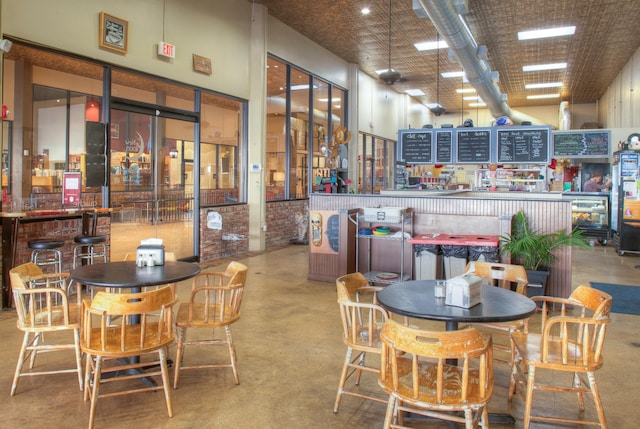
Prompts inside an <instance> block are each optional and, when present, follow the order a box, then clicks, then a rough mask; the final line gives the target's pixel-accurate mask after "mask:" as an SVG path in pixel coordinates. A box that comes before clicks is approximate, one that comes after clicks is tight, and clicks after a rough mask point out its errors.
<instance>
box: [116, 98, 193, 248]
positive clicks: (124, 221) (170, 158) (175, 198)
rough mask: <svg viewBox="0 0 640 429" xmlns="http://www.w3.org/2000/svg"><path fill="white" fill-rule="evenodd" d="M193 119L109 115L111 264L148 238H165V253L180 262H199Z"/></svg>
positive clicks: (124, 111) (136, 112)
mask: <svg viewBox="0 0 640 429" xmlns="http://www.w3.org/2000/svg"><path fill="white" fill-rule="evenodd" d="M158 113H159V114H158ZM189 119H190V118H189ZM193 119H194V120H193V121H190V120H181V119H175V118H172V117H165V116H163V115H162V111H158V110H155V111H153V112H148V113H147V112H145V111H144V109H140V108H135V109H133V108H132V109H128V108H127V106H120V105H118V108H113V109H112V110H111V136H110V163H111V164H110V165H111V171H110V175H109V185H110V186H109V189H110V206H111V208H113V210H114V211H113V215H112V223H111V260H112V261H117V260H122V259H124V257H125V255H126V254H127V253H131V252H135V251H136V248H137V247H138V246H139V245H140V242H141V240H145V239H149V238H159V239H161V240H162V241H163V244H164V246H165V251H167V252H173V253H174V254H175V255H176V257H177V258H178V259H194V258H197V247H196V245H197V235H196V229H197V228H195V227H194V225H195V223H196V219H195V218H196V216H195V215H194V213H197V207H195V205H196V204H197V201H196V199H195V198H194V182H193V169H194V149H195V145H194V143H193V141H194V136H195V129H196V122H195V117H194V118H193ZM187 142H188V143H187ZM187 147H188V148H189V149H190V151H189V152H190V153H189V154H187V153H186V152H187V151H185V149H186V148H187ZM187 157H188V158H187ZM187 166H190V168H189V169H188V170H187ZM188 171H190V177H191V179H190V180H186V177H187V176H188V174H187V172H188Z"/></svg>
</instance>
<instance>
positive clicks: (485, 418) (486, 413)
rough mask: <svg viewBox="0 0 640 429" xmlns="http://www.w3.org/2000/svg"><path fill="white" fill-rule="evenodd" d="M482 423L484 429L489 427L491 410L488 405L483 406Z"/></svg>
mask: <svg viewBox="0 0 640 429" xmlns="http://www.w3.org/2000/svg"><path fill="white" fill-rule="evenodd" d="M480 424H481V425H482V429H487V428H488V427H489V410H488V407H487V406H486V405H485V406H484V407H482V417H481V419H480Z"/></svg>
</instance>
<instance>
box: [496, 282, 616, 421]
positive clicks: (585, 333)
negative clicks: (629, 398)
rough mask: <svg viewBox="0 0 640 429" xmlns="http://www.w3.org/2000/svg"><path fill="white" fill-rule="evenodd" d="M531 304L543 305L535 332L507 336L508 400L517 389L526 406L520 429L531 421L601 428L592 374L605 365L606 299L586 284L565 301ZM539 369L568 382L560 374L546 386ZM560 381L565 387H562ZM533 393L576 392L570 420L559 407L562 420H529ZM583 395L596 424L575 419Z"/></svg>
mask: <svg viewBox="0 0 640 429" xmlns="http://www.w3.org/2000/svg"><path fill="white" fill-rule="evenodd" d="M533 300H534V301H537V302H539V303H541V304H542V305H541V307H542V308H541V313H542V318H541V331H540V334H536V333H531V332H530V333H528V334H526V333H524V332H514V333H512V334H511V347H512V348H513V353H512V354H513V356H514V358H513V361H512V363H511V381H510V387H509V400H511V399H512V397H513V395H514V394H515V393H516V391H517V390H519V392H520V394H521V396H522V397H523V400H524V402H525V409H524V428H525V429H528V428H529V425H530V423H531V421H541V422H545V423H547V424H557V423H577V424H585V425H596V426H600V427H601V428H603V429H604V428H606V427H607V422H606V419H605V415H604V409H603V408H602V401H601V400H600V392H599V391H598V387H597V384H596V379H595V371H596V370H598V369H600V368H601V367H602V365H603V363H604V360H603V356H602V351H603V348H604V337H605V333H606V330H607V326H608V324H609V321H610V318H609V317H610V316H609V313H610V311H611V303H612V298H611V296H610V295H608V294H606V293H604V292H602V291H600V290H597V289H593V288H591V287H589V286H578V287H577V288H576V289H575V290H574V291H573V292H572V293H571V295H570V296H569V298H555V297H547V296H544V297H542V296H540V297H534V298H533ZM543 371H551V372H553V371H556V372H562V373H569V374H571V376H570V380H569V379H566V380H565V379H563V377H561V376H560V374H551V376H550V377H548V378H547V379H546V381H548V382H545V381H542V382H541V381H540V380H539V377H538V375H539V372H543ZM546 375H549V374H548V373H547V374H546ZM585 378H586V379H585ZM563 381H566V383H564V384H563ZM537 391H551V392H570V393H576V394H577V395H578V406H579V409H580V412H579V413H578V415H576V418H575V419H572V418H570V416H569V410H568V409H567V408H566V407H563V409H562V415H561V416H559V415H556V416H541V415H535V416H534V415H533V394H534V392H537ZM585 394H591V396H592V399H593V402H594V405H595V409H596V414H597V416H598V421H585V420H582V419H579V418H578V417H584V414H585V413H584V409H585V407H584V395H585Z"/></svg>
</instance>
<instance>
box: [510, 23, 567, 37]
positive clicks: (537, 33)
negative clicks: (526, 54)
mask: <svg viewBox="0 0 640 429" xmlns="http://www.w3.org/2000/svg"><path fill="white" fill-rule="evenodd" d="M575 32H576V26H575V25H571V26H569V27H556V28H545V29H542V30H531V31H520V32H518V40H531V39H543V38H545V37H560V36H571V35H573V34H574V33H575Z"/></svg>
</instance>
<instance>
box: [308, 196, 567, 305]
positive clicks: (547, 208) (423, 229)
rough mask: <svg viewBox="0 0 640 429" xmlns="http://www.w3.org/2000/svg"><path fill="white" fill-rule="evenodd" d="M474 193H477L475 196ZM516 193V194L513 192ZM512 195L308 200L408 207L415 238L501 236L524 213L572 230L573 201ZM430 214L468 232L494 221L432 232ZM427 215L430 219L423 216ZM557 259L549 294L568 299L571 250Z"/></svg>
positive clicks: (339, 205)
mask: <svg viewBox="0 0 640 429" xmlns="http://www.w3.org/2000/svg"><path fill="white" fill-rule="evenodd" d="M474 194H475V193H474ZM514 194H516V193H514ZM517 194H520V195H509V198H499V197H495V196H493V195H492V198H482V197H481V196H469V197H468V198H465V197H463V196H450V197H448V196H437V197H409V196H407V197H394V196H385V195H362V194H326V195H323V194H311V196H310V198H309V208H310V210H312V211H313V210H341V209H354V208H363V207H377V206H382V207H385V206H386V207H409V208H411V209H413V211H414V214H415V216H414V235H417V234H421V233H448V234H452V233H453V234H477V233H479V232H481V233H482V234H483V235H487V234H488V235H502V234H504V233H508V232H509V231H503V230H502V229H503V226H502V225H504V222H505V220H508V221H509V222H510V219H511V217H512V216H513V215H514V214H515V213H517V212H518V210H523V211H524V212H525V213H526V214H527V217H528V218H529V222H530V226H531V227H532V228H534V229H539V230H541V231H542V232H553V231H557V230H559V229H566V230H571V201H569V200H562V199H555V198H550V199H540V198H537V197H538V196H537V195H536V197H535V198H528V197H527V195H526V194H527V193H525V192H522V193H517ZM430 215H446V216H447V217H451V219H453V216H456V217H458V216H459V217H460V219H464V218H466V217H469V219H466V221H465V222H463V223H457V220H456V222H452V223H451V224H450V225H452V226H451V227H452V228H453V226H456V225H457V226H458V227H460V228H463V229H465V230H468V229H470V228H471V225H472V223H471V222H470V221H471V220H472V219H476V220H479V218H482V217H485V216H486V217H488V218H493V219H494V221H492V222H491V223H487V224H484V223H481V222H480V223H479V224H477V225H474V226H473V228H474V229H475V228H477V229H475V230H473V231H455V230H451V231H433V230H429V229H430V228H432V227H433V225H431V226H429V225H425V222H427V223H428V222H429V221H428V220H427V219H428V216H430ZM423 216H427V217H423ZM556 254H557V260H556V263H555V264H554V266H553V267H551V275H550V277H549V284H548V287H547V293H548V294H549V295H553V296H561V297H567V296H569V294H570V293H571V248H563V249H559V250H558V252H557V253H556Z"/></svg>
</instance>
